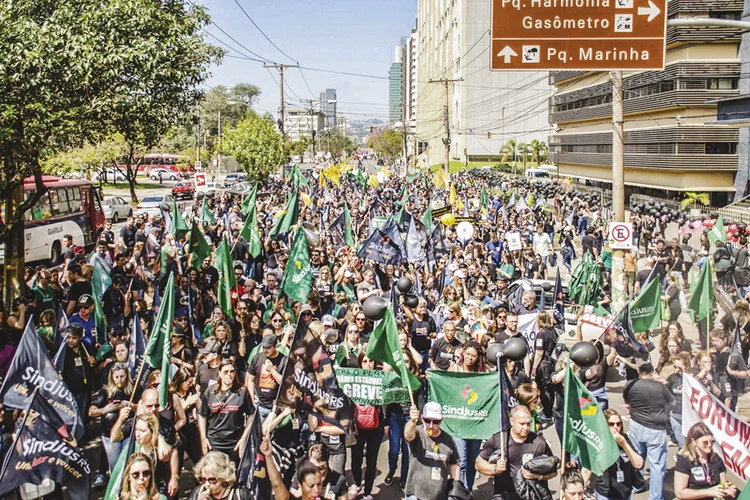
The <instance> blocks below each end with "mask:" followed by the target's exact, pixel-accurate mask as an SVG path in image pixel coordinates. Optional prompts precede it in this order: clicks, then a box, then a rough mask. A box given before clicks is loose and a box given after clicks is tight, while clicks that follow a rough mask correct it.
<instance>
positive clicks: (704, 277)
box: [687, 222, 718, 322]
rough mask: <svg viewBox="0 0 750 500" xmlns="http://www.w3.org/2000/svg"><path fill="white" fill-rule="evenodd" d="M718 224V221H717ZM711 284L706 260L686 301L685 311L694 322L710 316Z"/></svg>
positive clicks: (712, 304) (708, 265) (709, 270)
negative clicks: (688, 299)
mask: <svg viewBox="0 0 750 500" xmlns="http://www.w3.org/2000/svg"><path fill="white" fill-rule="evenodd" d="M717 224H718V222H717ZM712 285H713V273H712V272H711V263H710V262H708V261H706V262H705V263H704V264H703V269H701V274H700V275H699V276H698V282H697V283H696V284H695V288H693V290H692V292H693V294H692V296H691V297H690V301H689V302H688V306H687V312H688V314H690V316H691V317H692V318H693V321H694V322H698V321H703V320H704V319H706V318H708V317H710V316H711V310H712V309H713V308H714V306H715V300H714V292H713V289H712Z"/></svg>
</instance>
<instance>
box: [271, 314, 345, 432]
mask: <svg viewBox="0 0 750 500" xmlns="http://www.w3.org/2000/svg"><path fill="white" fill-rule="evenodd" d="M285 363H286V366H285V367H284V369H283V374H282V375H283V380H282V382H281V387H280V388H279V397H278V404H279V406H281V407H289V408H296V409H297V411H305V412H307V413H309V414H312V415H314V416H315V417H317V418H319V419H321V420H323V421H324V422H326V423H329V424H331V425H335V426H336V427H338V428H340V429H342V430H343V431H344V432H346V433H347V434H348V433H349V429H350V428H351V426H352V425H353V424H354V417H355V413H354V412H355V405H354V403H353V402H352V400H351V399H349V397H348V396H347V395H346V394H344V391H343V389H342V388H341V387H340V386H339V383H338V380H337V379H336V372H335V371H334V370H333V363H332V362H331V358H330V357H329V356H328V352H327V351H326V349H325V347H324V346H323V345H322V343H321V342H320V341H319V340H318V338H317V337H316V336H315V334H314V333H313V332H312V331H310V330H309V329H308V328H307V324H306V323H305V322H304V321H303V320H299V321H298V322H297V329H296V331H295V332H294V342H293V343H292V348H291V350H290V351H289V357H288V358H287V360H286V361H285Z"/></svg>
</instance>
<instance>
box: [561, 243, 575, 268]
mask: <svg viewBox="0 0 750 500" xmlns="http://www.w3.org/2000/svg"><path fill="white" fill-rule="evenodd" d="M572 262H573V251H572V250H571V248H570V247H565V248H564V249H563V255H562V264H563V266H565V267H566V268H567V269H568V272H570V271H571V270H572V269H573V265H572Z"/></svg>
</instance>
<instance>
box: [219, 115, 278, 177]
mask: <svg viewBox="0 0 750 500" xmlns="http://www.w3.org/2000/svg"><path fill="white" fill-rule="evenodd" d="M221 150H222V153H224V154H227V155H230V156H232V157H233V158H234V159H235V160H237V162H239V164H240V165H242V168H243V169H244V170H245V172H246V173H247V174H248V175H249V176H250V178H251V179H252V180H254V181H257V180H262V179H264V178H266V177H267V176H268V175H270V174H271V173H273V172H275V171H276V170H278V168H279V167H281V166H282V165H283V164H284V161H285V160H286V156H285V155H284V146H283V145H282V142H281V134H279V133H278V132H277V131H276V128H275V125H274V122H273V119H272V118H271V117H270V115H266V116H262V117H261V116H258V115H256V114H255V113H251V114H250V115H249V116H248V117H247V118H245V119H244V120H241V121H240V122H239V123H237V125H236V126H235V127H233V128H230V129H228V130H227V131H226V132H224V133H223V134H222V139H221Z"/></svg>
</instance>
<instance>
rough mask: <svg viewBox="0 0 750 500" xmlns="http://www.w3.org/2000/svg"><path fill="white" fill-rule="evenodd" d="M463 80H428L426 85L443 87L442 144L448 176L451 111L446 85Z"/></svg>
mask: <svg viewBox="0 0 750 500" xmlns="http://www.w3.org/2000/svg"><path fill="white" fill-rule="evenodd" d="M463 81H464V79H463V78H456V79H452V80H451V79H448V78H441V79H438V80H430V81H429V82H428V83H442V84H443V85H444V86H445V112H444V118H445V138H444V139H443V144H444V145H445V173H446V174H450V169H449V168H448V166H449V165H450V158H451V122H450V109H451V105H450V104H451V103H450V94H448V84H449V83H455V82H463Z"/></svg>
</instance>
